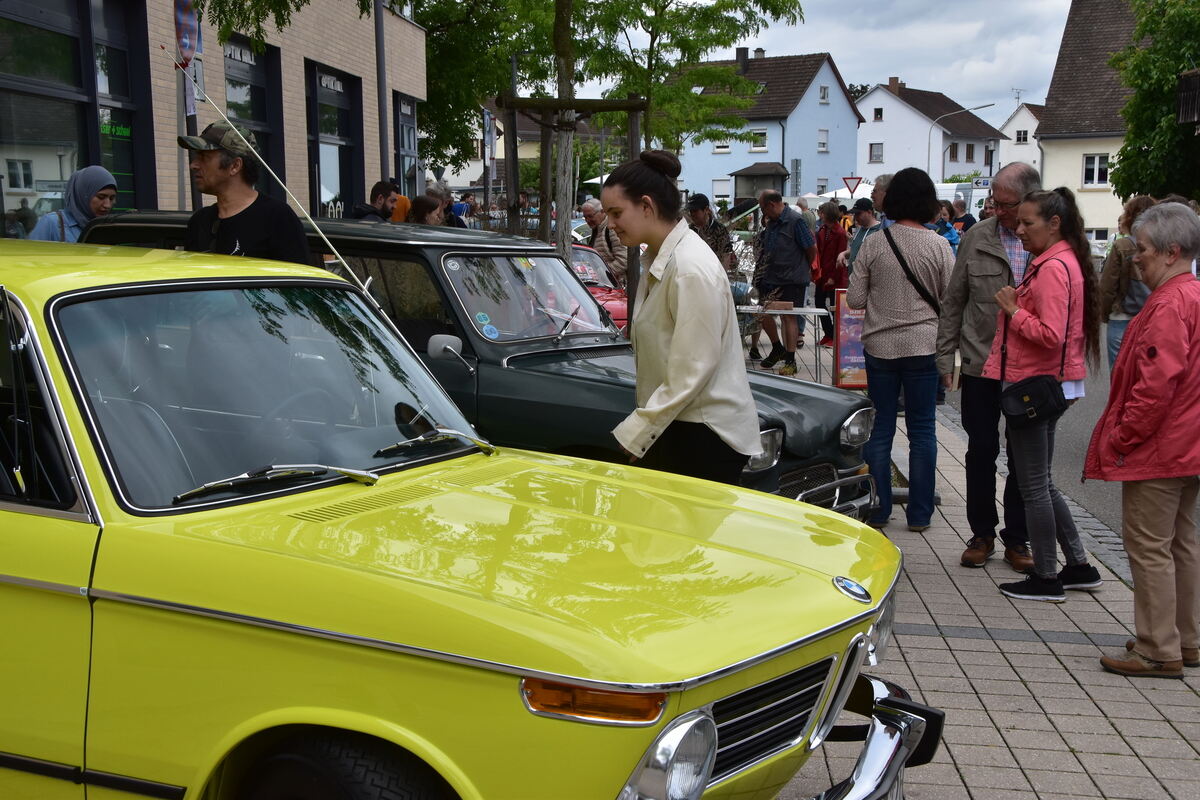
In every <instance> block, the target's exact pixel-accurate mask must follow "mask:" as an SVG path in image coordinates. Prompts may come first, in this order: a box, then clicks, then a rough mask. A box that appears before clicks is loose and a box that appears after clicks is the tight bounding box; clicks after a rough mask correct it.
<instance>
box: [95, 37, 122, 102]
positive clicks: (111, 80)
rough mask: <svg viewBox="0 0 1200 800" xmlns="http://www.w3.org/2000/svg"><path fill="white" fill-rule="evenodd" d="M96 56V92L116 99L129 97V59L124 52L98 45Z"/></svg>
mask: <svg viewBox="0 0 1200 800" xmlns="http://www.w3.org/2000/svg"><path fill="white" fill-rule="evenodd" d="M95 56H96V91H97V92H99V93H100V94H107V95H113V96H116V97H129V57H128V56H127V55H126V53H125V51H124V50H121V49H120V48H117V47H110V46H108V45H106V44H98V45H96V48H95Z"/></svg>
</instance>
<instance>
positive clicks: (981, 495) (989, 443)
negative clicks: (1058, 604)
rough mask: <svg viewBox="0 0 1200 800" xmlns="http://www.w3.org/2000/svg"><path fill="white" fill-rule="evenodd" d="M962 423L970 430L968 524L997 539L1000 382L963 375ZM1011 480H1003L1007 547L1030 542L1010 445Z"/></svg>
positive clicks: (974, 530)
mask: <svg viewBox="0 0 1200 800" xmlns="http://www.w3.org/2000/svg"><path fill="white" fill-rule="evenodd" d="M961 388H962V424H963V428H964V429H965V430H966V432H967V465H966V466H967V524H968V525H970V526H971V535H972V536H985V537H987V538H989V539H994V538H996V525H998V524H999V521H1000V520H999V518H998V517H997V514H996V459H998V458H999V457H1000V381H997V380H992V379H991V378H976V377H974V376H971V375H963V376H962V380H961ZM1005 438H1006V442H1005V444H1006V447H1005V456H1006V458H1007V461H1008V479H1007V480H1006V481H1005V482H1004V528H1003V530H1001V531H1000V538H1001V539H1003V540H1004V544H1005V546H1006V547H1015V546H1017V545H1023V544H1028V543H1029V531H1028V530H1026V526H1025V504H1024V503H1023V502H1022V501H1021V490H1020V488H1018V486H1017V479H1016V476H1015V475H1014V474H1013V470H1012V448H1011V447H1009V446H1007V445H1008V443H1007V437H1005Z"/></svg>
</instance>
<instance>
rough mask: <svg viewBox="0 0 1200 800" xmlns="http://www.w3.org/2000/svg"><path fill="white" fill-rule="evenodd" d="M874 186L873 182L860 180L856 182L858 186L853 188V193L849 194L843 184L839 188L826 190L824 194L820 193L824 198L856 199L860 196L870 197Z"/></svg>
mask: <svg viewBox="0 0 1200 800" xmlns="http://www.w3.org/2000/svg"><path fill="white" fill-rule="evenodd" d="M874 188H875V186H874V184H870V183H867V182H866V181H862V182H861V183H859V184H858V188H856V189H855V190H854V194H851V193H850V192H849V191H847V190H846V187H845V186H843V187H841V188H840V189H835V190H834V191H832V192H826V193H825V194H823V195H821V197H824V198H825V199H826V200H857V199H858V198H860V197H870V196H871V190H872V189H874Z"/></svg>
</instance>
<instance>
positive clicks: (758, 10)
mask: <svg viewBox="0 0 1200 800" xmlns="http://www.w3.org/2000/svg"><path fill="white" fill-rule="evenodd" d="M802 20H803V12H802V11H801V8H800V3H799V0H707V2H694V0H646V1H645V2H640V3H587V4H586V5H583V6H581V8H580V13H579V14H578V15H577V17H576V29H577V30H579V31H580V32H581V33H582V34H583V35H581V36H580V38H581V39H583V40H585V41H586V42H588V45H587V46H586V47H581V48H580V49H579V53H578V57H579V63H580V64H581V65H582V69H583V71H584V73H585V74H586V75H587V76H588V77H590V78H593V79H607V80H611V81H613V83H614V86H613V88H612V89H610V90H609V91H608V92H607V93H606V94H607V95H608V96H609V97H625V96H626V95H628V94H637V95H640V96H641V97H644V98H646V100H647V102H648V104H649V111H648V113H647V114H646V115H645V121H644V124H643V126H642V139H643V140H644V142H645V145H646V146H647V147H649V146H650V145H651V143H652V142H653V141H655V140H656V139H657V140H658V141H660V142H662V144H663V146H664V147H667V148H678V147H680V146H681V145H682V143H683V142H684V141H686V140H687V138H688V137H690V136H695V137H697V138H698V139H699V138H703V139H724V138H732V136H731V134H732V132H733V131H734V130H736V129H737V128H739V127H741V125H744V120H735V119H732V118H730V119H722V114H723V113H728V112H731V111H736V110H738V109H739V108H746V107H748V106H750V105H752V102H751V101H750V100H748V99H747V96H748V95H752V94H753V91H754V89H755V88H756V87H754V86H753V84H751V83H750V82H749V81H746V80H745V79H744V78H741V77H740V76H738V75H737V73H736V70H734V69H733V68H731V67H730V68H724V69H721V68H715V67H711V66H708V65H706V66H704V67H700V66H699V65H700V62H701V61H703V60H704V59H705V58H706V57H708V56H709V54H711V53H712V52H713V51H714V50H717V49H720V48H724V47H731V46H733V45H734V44H736V43H737V42H740V41H743V40H746V39H749V38H751V37H753V36H755V35H756V34H758V33H759V31H761V30H762V29H763V28H764V27H766V25H767V24H768V22H783V23H786V24H795V23H798V22H800V21H802ZM681 75H686V79H684V80H680V79H679V78H680V76H681ZM696 86H700V87H703V88H706V89H708V90H709V91H708V92H704V93H699V94H698V93H696V92H694V91H693V87H696Z"/></svg>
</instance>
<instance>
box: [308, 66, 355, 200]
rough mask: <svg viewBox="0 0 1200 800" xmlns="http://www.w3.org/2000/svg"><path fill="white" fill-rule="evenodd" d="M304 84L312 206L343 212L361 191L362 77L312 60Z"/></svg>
mask: <svg viewBox="0 0 1200 800" xmlns="http://www.w3.org/2000/svg"><path fill="white" fill-rule="evenodd" d="M307 88H308V102H309V109H310V111H309V120H310V129H309V144H310V149H309V161H310V164H311V165H312V167H313V168H314V169H315V176H316V181H315V187H314V195H313V201H314V203H313V205H314V206H315V208H316V211H317V215H318V216H324V217H341V216H343V215H344V214H345V212H346V211H347V210H348V209H350V208H352V207H353V206H354V204H355V203H357V202H360V195H363V194H364V193H365V189H363V188H362V186H363V181H362V154H361V139H362V87H361V81H360V80H359V79H358V78H354V77H352V76H349V75H346V74H344V73H341V72H335V71H333V70H330V69H326V68H325V67H322V66H319V65H317V64H313V63H311V62H310V64H309V80H308V87H307ZM311 122H315V123H316V127H315V129H313V128H312V125H311ZM362 199H363V200H365V198H362Z"/></svg>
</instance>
